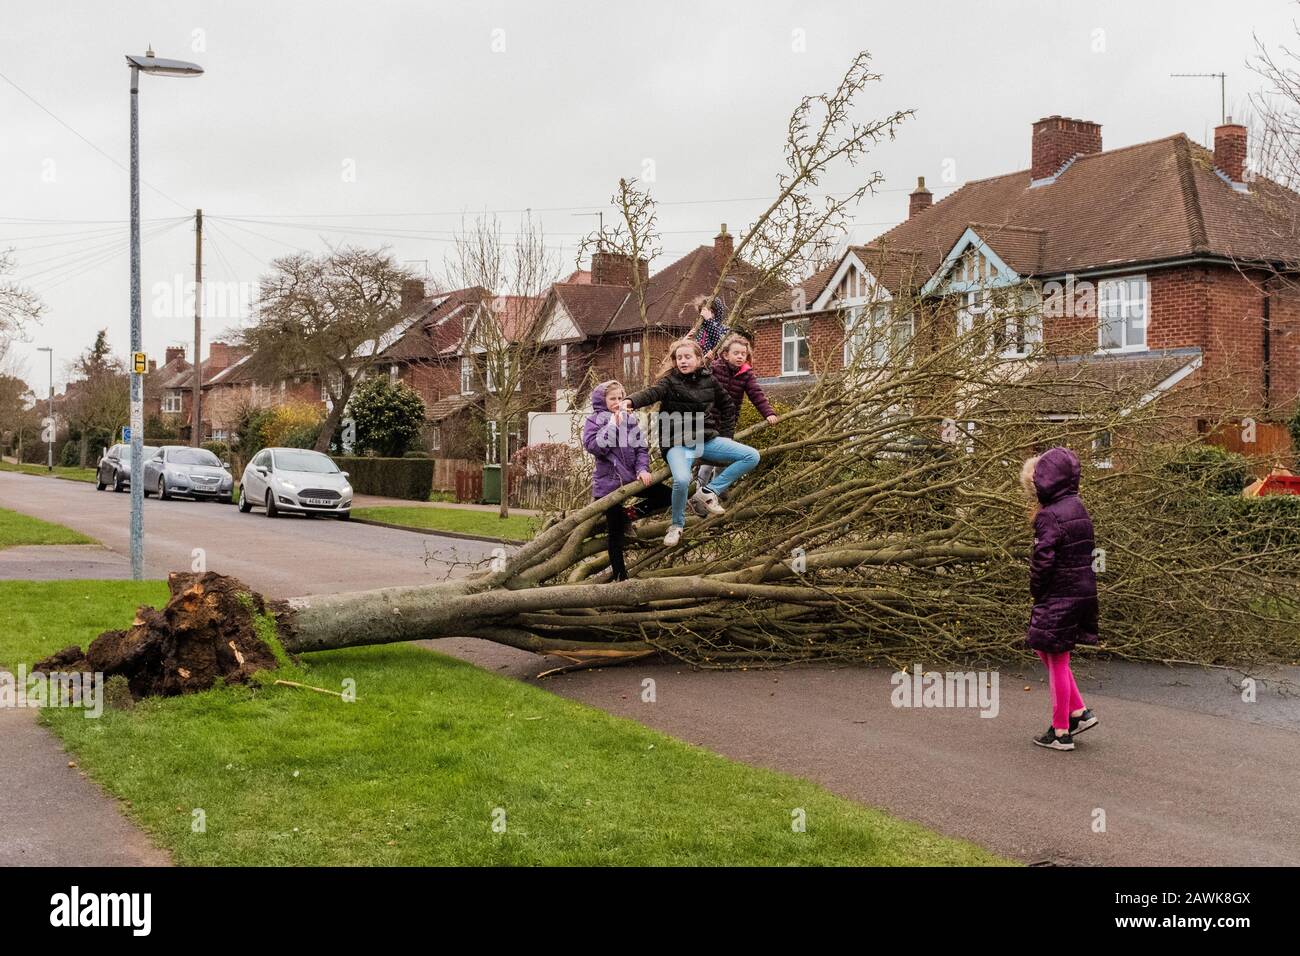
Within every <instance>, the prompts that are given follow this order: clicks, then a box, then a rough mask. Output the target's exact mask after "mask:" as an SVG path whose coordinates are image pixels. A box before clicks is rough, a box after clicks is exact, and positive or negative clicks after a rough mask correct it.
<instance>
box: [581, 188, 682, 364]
mask: <svg viewBox="0 0 1300 956" xmlns="http://www.w3.org/2000/svg"><path fill="white" fill-rule="evenodd" d="M610 204H611V205H613V206H614V208H615V209H617V210H618V221H617V222H615V223H614V225H612V226H604V225H602V226H601V227H600V228H599V229H598V230H597V231H596V232H594V233H592V234H591V235H589V236H586V237H584V238H583V239H582V241H581V243H580V244H579V246H578V256H577V261H578V263H581V262H582V259H583V257H584V256H589V255H591V254H592V253H597V252H600V253H612V254H613V255H616V256H618V257H620V258H622V259H625V260H626V261H627V262H630V263H631V264H632V275H631V278H630V282H631V284H632V301H633V302H635V303H636V308H637V314H638V315H639V316H640V318H641V357H642V361H641V384H642V385H649V384H650V379H651V372H650V318H649V304H648V303H647V301H646V289H647V286H648V284H649V276H648V272H647V273H643V272H642V271H641V264H642V263H643V262H644V263H645V264H646V267H647V270H648V268H649V264H650V263H652V262H654V260H655V259H656V258H658V257H659V255H660V254H661V253H662V252H663V247H662V245H661V241H662V236H660V234H659V211H658V207H657V206H656V205H655V201H654V199H653V198H651V196H650V192H649V190H647V189H642V188H641V187H639V186H638V185H637V181H636V180H635V179H620V180H619V181H618V191H617V192H616V193H614V195H613V196H612V197H611V198H610ZM627 384H629V385H631V384H632V383H630V382H629V383H627Z"/></svg>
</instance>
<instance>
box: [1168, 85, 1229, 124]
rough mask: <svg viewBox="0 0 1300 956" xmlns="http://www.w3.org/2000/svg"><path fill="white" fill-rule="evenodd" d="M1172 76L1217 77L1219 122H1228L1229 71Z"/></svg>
mask: <svg viewBox="0 0 1300 956" xmlns="http://www.w3.org/2000/svg"><path fill="white" fill-rule="evenodd" d="M1169 75H1170V76H1171V77H1178V78H1180V79H1188V78H1192V77H1204V78H1206V79H1216V80H1218V81H1219V123H1220V125H1222V124H1224V123H1227V122H1228V74H1227V73H1170V74H1169Z"/></svg>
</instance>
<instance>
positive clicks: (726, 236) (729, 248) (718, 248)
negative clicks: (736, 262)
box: [713, 222, 736, 272]
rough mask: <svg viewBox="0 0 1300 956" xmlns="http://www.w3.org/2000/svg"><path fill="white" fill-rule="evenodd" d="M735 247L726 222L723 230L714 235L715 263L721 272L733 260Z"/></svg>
mask: <svg viewBox="0 0 1300 956" xmlns="http://www.w3.org/2000/svg"><path fill="white" fill-rule="evenodd" d="M735 248H736V247H735V244H734V243H733V241H732V236H731V233H729V232H727V224H726V223H725V222H724V223H723V224H722V229H721V231H720V232H719V233H718V234H717V235H716V236H714V237H713V264H714V265H715V266H716V267H717V269H718V271H719V272H721V271H722V269H723V268H724V267H725V266H726V265H727V263H728V262H729V261H730V260H731V255H732V253H733V252H734V251H735Z"/></svg>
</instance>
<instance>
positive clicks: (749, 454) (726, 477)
mask: <svg viewBox="0 0 1300 956" xmlns="http://www.w3.org/2000/svg"><path fill="white" fill-rule="evenodd" d="M697 458H699V459H702V460H704V461H710V462H714V463H715V464H719V465H726V466H727V467H726V468H724V469H723V470H722V474H720V475H717V476H716V477H714V478H713V480H712V481H710V482H709V483H708V484H707V485H705V487H706V488H707V489H708V490H709V491H712V492H713V493H714V494H715V495H720V494H722V493H723V492H724V491H726V490H727V489H728V488H730V487H731V485H732V483H733V482H734V481H735V480H736V479H737V478H739V477H740V476H741V475H744V474H746V473H748V472H751V471H753V470H754V469H755V468H756V467H757V466H758V452H757V451H756V450H755V449H753V448H750V447H749V446H748V445H742V444H741V443H740V442H738V441H733V440H732V439H730V438H710V439H709V440H708V441H706V442H705V443H704V445H703V446H700V445H674V446H673V447H672V448H669V449H668V450H667V451H666V452H664V460H665V461H667V462H668V468H669V469H670V470H671V471H672V473H673V524H675V525H677V526H678V527H685V526H686V493H687V492H688V491H689V490H690V487H691V472H692V470H693V467H694V464H695V460H696V459H697Z"/></svg>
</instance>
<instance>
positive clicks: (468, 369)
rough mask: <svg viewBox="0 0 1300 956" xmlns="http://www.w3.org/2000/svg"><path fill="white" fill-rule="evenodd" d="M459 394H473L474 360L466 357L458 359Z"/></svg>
mask: <svg viewBox="0 0 1300 956" xmlns="http://www.w3.org/2000/svg"><path fill="white" fill-rule="evenodd" d="M460 393H461V394H462V395H473V394H474V360H473V359H472V358H470V357H469V356H468V355H462V356H461V357H460Z"/></svg>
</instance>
